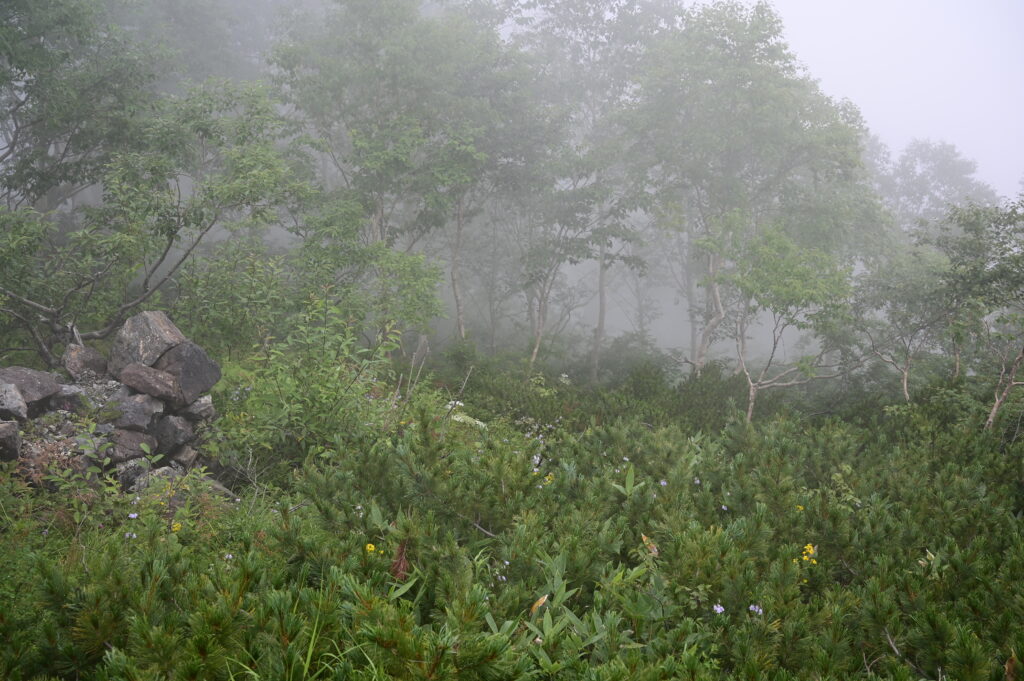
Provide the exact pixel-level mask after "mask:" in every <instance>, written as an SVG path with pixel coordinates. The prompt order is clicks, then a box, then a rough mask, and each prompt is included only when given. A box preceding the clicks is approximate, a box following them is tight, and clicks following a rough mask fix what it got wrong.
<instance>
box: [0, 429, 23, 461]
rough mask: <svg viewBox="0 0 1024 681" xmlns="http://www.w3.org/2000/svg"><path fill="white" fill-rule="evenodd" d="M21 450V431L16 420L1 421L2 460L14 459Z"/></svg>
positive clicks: (0, 452)
mask: <svg viewBox="0 0 1024 681" xmlns="http://www.w3.org/2000/svg"><path fill="white" fill-rule="evenodd" d="M20 451H21V432H20V431H19V429H18V424H17V422H16V421H0V461H14V460H16V459H17V458H18V453H19V452H20Z"/></svg>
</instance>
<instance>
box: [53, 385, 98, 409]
mask: <svg viewBox="0 0 1024 681" xmlns="http://www.w3.org/2000/svg"><path fill="white" fill-rule="evenodd" d="M47 409H48V410H49V411H67V412H71V413H72V414H84V413H86V412H88V411H89V410H90V409H92V402H91V401H90V400H89V397H88V396H87V395H86V394H85V390H84V389H83V388H81V387H79V386H77V385H62V386H61V387H60V390H58V391H57V392H56V394H54V395H50V400H49V402H48V403H47Z"/></svg>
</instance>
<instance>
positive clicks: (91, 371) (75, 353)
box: [61, 343, 107, 381]
mask: <svg viewBox="0 0 1024 681" xmlns="http://www.w3.org/2000/svg"><path fill="white" fill-rule="evenodd" d="M61 363H62V364H63V365H64V368H65V369H67V371H68V373H69V374H71V377H72V378H73V379H75V380H76V381H83V380H88V379H90V378H98V377H100V376H102V375H104V374H105V373H107V360H106V358H105V357H103V355H101V354H100V353H99V351H98V350H95V349H93V348H90V347H88V346H85V345H77V344H75V343H72V344H70V345H68V346H67V347H66V348H65V349H64V356H63V357H62V358H61Z"/></svg>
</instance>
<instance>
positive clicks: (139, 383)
mask: <svg viewBox="0 0 1024 681" xmlns="http://www.w3.org/2000/svg"><path fill="white" fill-rule="evenodd" d="M120 380H121V382H122V383H124V384H125V385H126V386H128V387H129V388H131V389H132V390H136V391H138V392H140V393H145V394H147V395H150V396H152V397H155V398H157V399H160V400H164V401H165V402H170V403H171V404H183V403H184V401H183V400H182V397H181V388H179V387H178V379H176V378H175V377H174V376H173V375H171V374H169V373H167V372H166V371H160V370H159V369H154V368H152V367H148V366H146V365H145V364H139V363H138V362H132V363H131V364H129V365H128V366H126V367H125V368H124V369H121V378H120Z"/></svg>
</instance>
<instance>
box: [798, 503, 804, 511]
mask: <svg viewBox="0 0 1024 681" xmlns="http://www.w3.org/2000/svg"><path fill="white" fill-rule="evenodd" d="M796 510H798V511H802V510H804V507H803V506H801V505H800V504H797V505H796Z"/></svg>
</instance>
